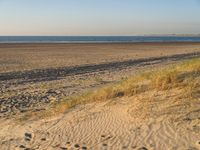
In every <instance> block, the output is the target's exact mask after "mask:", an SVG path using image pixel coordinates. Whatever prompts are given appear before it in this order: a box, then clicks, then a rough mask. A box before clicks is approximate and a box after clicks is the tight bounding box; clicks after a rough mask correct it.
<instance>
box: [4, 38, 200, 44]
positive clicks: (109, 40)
mask: <svg viewBox="0 0 200 150" xmlns="http://www.w3.org/2000/svg"><path fill="white" fill-rule="evenodd" d="M118 42H120V43H121V42H122V43H123V42H124V43H125V42H200V36H199V37H185V36H184V37H180V36H178V37H177V36H0V43H118Z"/></svg>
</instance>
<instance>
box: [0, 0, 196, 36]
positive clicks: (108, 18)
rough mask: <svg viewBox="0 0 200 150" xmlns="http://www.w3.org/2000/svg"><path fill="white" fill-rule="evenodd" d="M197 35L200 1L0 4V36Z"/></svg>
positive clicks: (3, 0)
mask: <svg viewBox="0 0 200 150" xmlns="http://www.w3.org/2000/svg"><path fill="white" fill-rule="evenodd" d="M198 33H200V0H0V35H144V34H198Z"/></svg>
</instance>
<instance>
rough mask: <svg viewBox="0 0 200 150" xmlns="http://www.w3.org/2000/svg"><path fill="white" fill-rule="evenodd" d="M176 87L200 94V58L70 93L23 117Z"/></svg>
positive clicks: (189, 93)
mask: <svg viewBox="0 0 200 150" xmlns="http://www.w3.org/2000/svg"><path fill="white" fill-rule="evenodd" d="M173 88H176V89H177V88H178V89H181V90H184V91H185V92H184V93H183V96H185V97H187V98H199V97H200V58H196V59H192V60H188V61H184V62H182V63H178V64H175V65H170V66H168V67H165V68H162V69H156V70H154V71H148V72H142V73H139V74H137V75H135V76H133V77H130V78H128V79H124V80H122V81H121V82H120V83H117V84H115V85H110V86H107V87H104V88H101V89H98V90H96V91H91V92H87V93H85V94H82V95H77V96H73V97H67V98H66V99H63V100H62V102H61V103H54V104H52V106H51V108H49V109H48V110H45V111H44V112H43V113H40V115H38V114H36V113H34V114H33V113H31V114H30V113H27V114H26V115H25V116H24V117H23V119H28V118H30V115H31V116H33V115H36V116H39V117H50V116H54V115H57V114H60V113H64V112H66V111H67V110H69V109H70V108H72V107H75V106H76V105H80V104H86V103H89V102H94V101H104V100H108V99H114V98H117V97H123V96H129V97H130V96H134V95H136V94H140V93H142V92H147V91H150V90H157V91H164V90H169V89H173Z"/></svg>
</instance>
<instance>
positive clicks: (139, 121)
mask: <svg viewBox="0 0 200 150" xmlns="http://www.w3.org/2000/svg"><path fill="white" fill-rule="evenodd" d="M122 51H123V52H122ZM199 52H200V43H146V44H144V43H137V44H1V45H0V64H1V65H0V72H1V73H0V79H1V80H0V85H1V87H0V102H1V107H2V106H4V105H5V106H6V107H7V106H8V107H10V106H12V104H14V106H15V104H16V103H17V104H18V102H20V103H19V105H17V106H19V108H20V110H21V107H22V106H23V107H22V108H24V107H25V108H29V107H32V105H33V106H34V104H38V105H36V106H34V107H36V108H38V107H39V106H40V105H42V106H43V107H44V108H46V107H47V106H48V103H46V102H44V104H43V103H40V102H43V100H45V101H46V100H48V96H51V98H52V97H53V98H55V99H57V100H59V99H61V98H62V96H63V97H66V96H70V95H71V94H73V93H75V94H77V93H81V91H87V90H89V89H93V88H97V87H99V86H104V85H107V84H112V83H116V82H118V81H120V80H121V79H122V78H124V77H128V76H130V75H133V74H135V73H136V71H137V70H139V71H140V70H144V69H145V70H146V69H150V68H155V67H162V66H163V65H166V64H171V63H174V62H177V61H181V60H183V59H188V58H191V57H196V56H199ZM177 54H178V55H177ZM138 59H139V60H138ZM85 64H87V65H85ZM88 65H89V66H88ZM36 69H39V70H36ZM97 77H98V78H97ZM57 90H59V91H57ZM182 92H183V91H179V90H173V91H170V90H169V91H168V92H166V91H165V93H162V92H157V91H149V92H146V93H143V94H142V95H137V96H135V97H124V98H120V99H114V100H109V101H106V102H95V103H91V104H87V105H81V106H77V107H76V108H74V109H72V110H69V112H67V113H65V114H62V115H60V116H57V117H54V118H50V119H46V120H35V121H27V122H26V121H25V122H23V123H20V122H16V120H14V118H15V115H16V113H17V112H15V109H14V110H12V109H11V110H10V109H9V110H8V115H11V113H13V114H12V115H11V116H10V117H8V115H7V114H6V115H5V114H4V113H1V114H2V116H1V115H0V126H1V128H0V150H14V149H26V150H28V149H41V150H51V149H52V150H64V149H72V150H73V149H91V150H98V149H108V150H110V149H113V150H121V149H136V150H146V149H148V150H200V143H199V142H200V120H199V118H200V116H199V114H200V113H199V107H200V105H199V100H194V101H188V99H185V100H181V101H180V99H179V96H180V95H182V94H181V93H182ZM58 93H59V94H58ZM13 100H14V101H13ZM30 101H31V102H33V103H29V102H30ZM25 102H27V103H25ZM37 102H38V103H37ZM24 103H25V104H24ZM21 105H22V106H21ZM16 108H17V107H16ZM18 111H19V110H18ZM20 113H24V110H23V111H22V112H20ZM4 115H5V116H4ZM17 115H19V114H18V113H17Z"/></svg>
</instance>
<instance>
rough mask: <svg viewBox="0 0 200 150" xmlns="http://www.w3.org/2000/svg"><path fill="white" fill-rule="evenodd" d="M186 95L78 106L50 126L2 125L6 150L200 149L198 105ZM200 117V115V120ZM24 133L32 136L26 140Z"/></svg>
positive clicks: (47, 122) (155, 94)
mask: <svg viewBox="0 0 200 150" xmlns="http://www.w3.org/2000/svg"><path fill="white" fill-rule="evenodd" d="M181 92H182V91H179V90H177V91H174V90H173V91H168V92H167V94H166V93H162V92H160V93H159V92H155V91H152V92H147V93H143V94H142V95H138V96H136V97H124V98H118V99H114V100H111V101H106V102H95V103H92V104H87V105H84V106H78V107H77V108H75V109H74V110H72V111H70V112H68V113H66V114H64V115H62V116H59V117H56V118H52V119H51V120H41V121H36V122H34V121H33V122H27V123H25V124H24V125H21V126H14V124H11V123H10V122H1V126H3V128H1V129H0V137H1V143H0V144H1V146H2V148H3V149H7V148H8V147H9V146H10V147H9V148H10V149H15V148H17V147H20V145H21V147H23V146H24V147H26V148H32V149H49V150H51V149H52V150H53V149H56V150H57V149H93V150H96V149H109V150H110V149H113V150H118V149H119V150H121V149H137V150H138V149H140V150H146V149H148V150H198V149H200V143H199V142H200V120H199V117H200V116H199V113H198V112H199V101H198V100H194V101H190V103H188V100H183V101H179V99H177V98H178V97H179V96H180V94H181ZM197 114H198V115H197ZM24 133H30V134H31V138H30V139H29V140H26V136H25V135H24Z"/></svg>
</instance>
